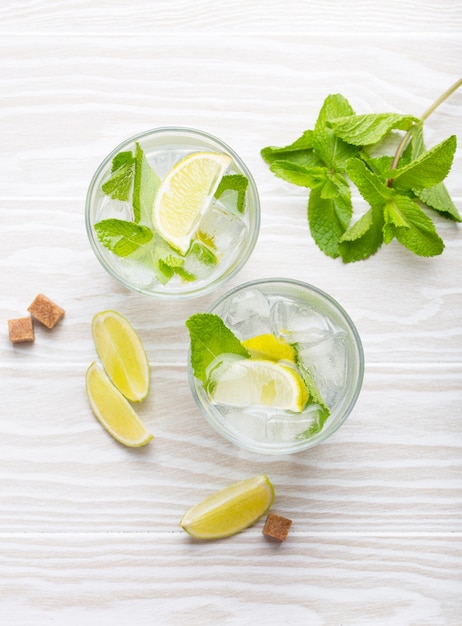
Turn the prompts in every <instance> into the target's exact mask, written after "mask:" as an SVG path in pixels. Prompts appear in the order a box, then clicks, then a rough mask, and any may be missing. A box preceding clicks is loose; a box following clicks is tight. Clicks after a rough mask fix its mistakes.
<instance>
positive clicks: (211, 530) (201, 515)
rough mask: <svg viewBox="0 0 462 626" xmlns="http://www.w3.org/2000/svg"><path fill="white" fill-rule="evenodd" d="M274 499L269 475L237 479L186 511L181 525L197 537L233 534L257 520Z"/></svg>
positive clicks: (217, 536)
mask: <svg viewBox="0 0 462 626" xmlns="http://www.w3.org/2000/svg"><path fill="white" fill-rule="evenodd" d="M273 501H274V489H273V485H272V484H271V482H270V480H269V478H268V476H266V475H265V474H261V475H259V476H254V477H252V478H246V479H245V480H241V481H239V482H238V483H234V484H233V485H230V486H229V487H226V488H225V489H222V490H221V491H218V492H217V493H215V494H214V495H212V496H210V497H209V498H206V499H205V500H204V501H203V502H201V503H200V504H196V506H193V507H192V508H190V509H189V511H186V513H185V514H184V516H183V519H182V520H181V522H180V525H181V527H182V528H183V529H184V530H185V531H186V532H187V533H189V534H190V535H192V536H193V537H196V538H198V539H221V538H222V537H230V536H231V535H235V534H236V533H238V532H240V531H241V530H244V528H248V527H249V526H251V525H252V524H254V523H255V522H256V521H257V520H258V519H259V518H260V517H261V516H262V515H264V514H265V513H266V512H267V511H268V510H269V508H270V507H271V505H272V504H273Z"/></svg>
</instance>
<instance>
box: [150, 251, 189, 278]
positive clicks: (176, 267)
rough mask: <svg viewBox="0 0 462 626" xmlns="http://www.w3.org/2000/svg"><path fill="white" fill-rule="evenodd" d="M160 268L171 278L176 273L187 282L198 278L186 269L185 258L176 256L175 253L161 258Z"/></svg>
mask: <svg viewBox="0 0 462 626" xmlns="http://www.w3.org/2000/svg"><path fill="white" fill-rule="evenodd" d="M159 268H160V270H161V272H162V273H163V274H165V276H166V277H168V278H169V279H170V278H172V276H174V274H176V275H177V276H179V277H180V278H181V279H182V280H183V281H185V282H192V281H193V280H196V277H195V276H194V274H191V272H188V271H187V270H185V268H184V259H182V258H180V257H178V256H175V255H174V254H172V255H169V256H167V257H164V258H161V259H159Z"/></svg>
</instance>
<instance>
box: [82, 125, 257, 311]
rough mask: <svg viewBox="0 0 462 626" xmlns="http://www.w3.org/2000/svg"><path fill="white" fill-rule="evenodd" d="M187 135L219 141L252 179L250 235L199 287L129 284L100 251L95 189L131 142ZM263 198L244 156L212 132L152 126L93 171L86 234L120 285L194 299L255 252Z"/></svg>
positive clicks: (171, 297) (164, 297) (163, 297)
mask: <svg viewBox="0 0 462 626" xmlns="http://www.w3.org/2000/svg"><path fill="white" fill-rule="evenodd" d="M161 134H166V135H185V134H190V135H192V136H195V137H199V138H202V139H203V140H205V141H207V142H211V143H216V144H217V146H219V147H220V149H222V150H223V151H224V152H227V153H228V154H229V155H230V156H231V157H232V159H233V161H234V162H235V163H236V165H237V166H238V168H239V169H240V170H241V171H242V172H243V173H244V174H245V176H246V177H247V178H248V180H249V187H248V193H249V194H250V198H251V200H250V201H249V202H248V209H249V207H251V212H252V213H251V214H250V217H249V236H248V237H247V238H246V239H245V242H244V244H243V247H242V251H241V254H240V255H239V256H238V257H237V258H236V259H235V260H234V262H233V263H232V264H231V265H230V266H229V267H227V268H226V269H225V271H224V272H223V273H221V274H218V275H216V276H215V277H214V278H213V279H212V280H211V281H210V282H207V281H204V282H203V283H202V284H201V285H199V286H196V287H195V286H194V282H192V283H188V284H186V286H185V287H184V288H178V289H175V290H173V289H172V290H170V291H169V290H168V289H163V288H162V289H161V288H159V289H156V290H150V289H144V288H143V287H138V286H136V285H132V284H130V283H129V282H128V281H127V280H125V279H124V278H123V277H122V276H120V275H119V274H118V273H117V272H116V271H115V270H114V268H113V267H112V266H111V265H110V263H109V262H108V261H107V260H106V259H105V258H104V256H103V255H102V254H101V249H100V245H101V244H100V242H99V240H98V238H97V236H96V234H95V230H94V228H93V224H92V220H91V208H92V196H93V194H94V192H95V188H96V187H97V185H98V184H99V182H100V179H101V176H102V174H103V172H104V171H105V170H106V168H107V167H108V165H109V164H110V163H111V161H112V159H113V158H114V156H115V155H116V154H117V153H118V152H121V151H122V150H123V149H124V148H126V147H127V146H128V145H130V144H133V143H134V142H136V141H140V140H142V139H143V138H145V137H150V136H152V135H161ZM260 220H261V216H260V197H259V194H258V189H257V185H256V182H255V179H254V177H253V175H252V173H251V172H250V170H249V168H248V167H247V165H246V164H245V163H244V161H243V160H242V159H241V157H240V156H239V155H238V154H237V153H236V152H235V151H234V150H233V149H232V148H231V147H230V146H229V145H228V144H227V143H225V142H224V141H222V140H221V139H219V138H218V137H216V136H215V135H212V134H211V133H208V132H205V131H203V130H199V129H197V128H190V127H187V126H160V127H157V128H151V129H149V130H145V131H143V132H141V133H137V134H135V135H132V136H131V137H129V138H127V139H125V140H124V141H122V142H121V143H119V144H118V145H117V146H116V147H115V148H114V149H113V150H112V151H111V152H110V153H109V154H108V155H107V156H106V157H105V158H104V159H103V161H102V162H101V163H100V164H99V166H98V167H97V169H96V171H95V172H94V174H93V176H92V178H91V181H90V184H89V186H88V190H87V194H86V199H85V227H86V231H87V237H88V240H89V242H90V245H91V248H92V250H93V252H94V254H95V256H96V258H97V259H98V261H99V263H100V264H101V265H102V266H103V268H104V269H105V270H106V271H107V273H108V274H109V275H110V276H112V277H113V278H114V279H115V280H117V281H118V282H119V283H120V284H122V285H123V286H124V287H126V288H127V289H130V290H131V291H135V292H138V293H141V294H143V295H145V296H148V297H151V298H157V299H161V300H180V299H187V298H194V297H198V296H202V295H205V294H207V293H210V292H211V291H213V290H214V289H215V288H216V287H217V286H218V285H221V284H223V283H225V282H226V281H228V280H229V279H230V278H232V277H233V276H234V275H235V274H237V272H239V271H240V270H241V269H242V267H243V266H244V265H245V264H246V263H247V261H248V259H249V257H250V255H251V254H252V252H253V250H254V248H255V245H256V243H257V239H258V235H259V232H260Z"/></svg>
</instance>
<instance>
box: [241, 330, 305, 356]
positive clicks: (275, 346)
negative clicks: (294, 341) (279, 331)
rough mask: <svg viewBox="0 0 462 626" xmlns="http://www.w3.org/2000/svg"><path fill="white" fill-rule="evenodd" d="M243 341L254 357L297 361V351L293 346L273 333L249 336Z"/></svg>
mask: <svg viewBox="0 0 462 626" xmlns="http://www.w3.org/2000/svg"><path fill="white" fill-rule="evenodd" d="M241 343H242V345H243V346H244V348H247V350H248V351H249V353H250V356H251V357H252V358H257V359H270V360H272V361H291V362H292V363H295V362H296V353H295V349H294V348H293V346H291V345H290V344H289V343H287V341H284V340H283V339H279V338H277V337H275V336H274V335H273V334H271V333H265V334H263V335H257V336H256V337H249V338H248V339H244V340H243V341H242V342H241Z"/></svg>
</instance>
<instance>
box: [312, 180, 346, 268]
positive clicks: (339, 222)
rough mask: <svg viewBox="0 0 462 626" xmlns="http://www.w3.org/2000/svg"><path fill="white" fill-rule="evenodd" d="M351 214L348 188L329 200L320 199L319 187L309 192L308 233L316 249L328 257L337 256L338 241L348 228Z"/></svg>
mask: <svg viewBox="0 0 462 626" xmlns="http://www.w3.org/2000/svg"><path fill="white" fill-rule="evenodd" d="M352 214H353V207H352V205H351V198H350V194H349V189H348V187H346V188H344V189H343V190H339V193H338V195H337V197H336V198H330V199H325V198H322V196H321V189H320V188H319V187H316V188H315V189H312V190H311V193H310V199H309V201H308V223H309V225H310V231H311V234H312V236H313V239H314V240H315V242H316V243H317V245H318V247H319V248H320V249H321V250H322V251H323V252H324V253H325V254H327V255H328V256H331V257H333V258H336V257H338V256H339V245H338V244H339V239H340V237H341V236H342V235H343V233H344V232H345V230H346V229H347V228H348V224H349V223H350V220H351V216H352Z"/></svg>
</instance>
